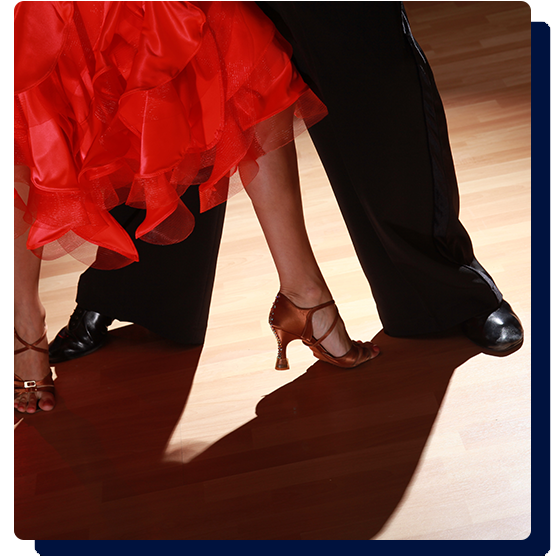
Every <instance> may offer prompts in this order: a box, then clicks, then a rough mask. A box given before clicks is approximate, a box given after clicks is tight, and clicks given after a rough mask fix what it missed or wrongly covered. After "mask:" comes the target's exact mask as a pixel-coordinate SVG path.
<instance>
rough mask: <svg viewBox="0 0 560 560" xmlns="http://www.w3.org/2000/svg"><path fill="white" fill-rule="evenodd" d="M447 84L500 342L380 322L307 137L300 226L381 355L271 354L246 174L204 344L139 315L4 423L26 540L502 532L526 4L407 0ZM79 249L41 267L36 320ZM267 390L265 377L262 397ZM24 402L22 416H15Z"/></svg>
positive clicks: (518, 435) (517, 284)
mask: <svg viewBox="0 0 560 560" xmlns="http://www.w3.org/2000/svg"><path fill="white" fill-rule="evenodd" d="M407 8H408V11H409V16H410V19H411V24H412V28H413V31H414V33H415V35H416V37H417V39H418V41H419V43H420V44H421V45H422V47H423V49H424V51H425V52H426V54H427V56H428V58H429V59H430V61H431V63H432V67H433V70H434V73H435V75H436V79H437V81H438V85H439V87H440V90H441V94H442V97H443V99H444V102H445V106H446V110H447V116H448V121H449V128H450V137H451V142H452V147H453V152H454V156H455V159H456V166H457V174H458V178H459V182H460V190H461V203H462V206H461V218H462V221H463V223H464V225H465V226H466V228H467V229H468V231H469V232H470V234H471V237H472V240H473V243H474V246H475V249H476V254H477V257H478V259H479V260H480V261H481V262H482V263H483V265H484V266H485V267H486V268H487V269H488V270H489V271H490V273H491V274H492V276H493V277H494V279H495V281H496V282H497V284H498V286H499V287H500V289H501V290H502V292H503V293H504V296H505V298H506V299H507V300H508V301H509V302H510V303H511V304H512V306H513V307H514V309H515V311H516V312H517V313H518V315H519V316H520V318H521V319H522V321H523V324H524V327H525V333H526V339H525V343H524V344H523V346H522V347H521V349H519V350H518V351H517V352H515V353H513V354H510V355H509V356H506V357H496V356H492V355H488V354H485V353H482V352H481V351H480V349H479V348H477V347H476V346H474V345H473V344H471V343H470V342H469V341H468V340H467V339H466V338H464V337H461V336H460V335H457V334H450V335H449V336H448V337H445V338H443V339H423V340H412V339H411V340H409V339H394V338H390V337H388V336H386V335H385V334H384V333H383V330H382V326H381V323H380V321H379V318H378V315H377V312H376V308H375V304H374V301H373V300H372V298H371V295H370V291H369V288H368V285H367V283H366V281H365V278H364V276H363V274H362V272H361V269H360V267H359V264H358V261H357V259H356V257H355V254H354V251H353V249H352V246H351V244H350V241H349V238H348V234H347V232H346V230H345V228H344V225H343V222H342V219H341V217H340V214H339V211H338V207H337V205H336V203H335V201H334V198H333V195H332V192H331V190H330V187H329V185H328V182H327V180H326V177H325V175H324V172H323V170H322V168H321V166H320V163H319V160H318V158H317V156H316V154H315V152H314V148H313V146H312V144H311V142H310V140H309V138H308V137H307V136H304V137H302V138H300V139H299V141H298V150H299V154H300V165H301V178H302V183H303V191H304V201H305V208H306V216H307V221H308V227H309V231H310V236H311V239H312V242H313V245H314V248H315V249H316V254H317V258H318V260H319V262H320V264H321V266H322V269H323V271H324V273H325V276H326V277H327V280H328V283H329V285H330V287H331V290H332V291H333V293H334V296H335V299H336V300H337V303H338V305H339V308H340V310H341V313H342V315H343V317H344V320H345V322H346V324H347V327H348V330H349V332H350V334H351V335H352V336H353V337H355V338H366V337H373V336H375V340H376V342H377V343H378V344H379V345H380V346H381V348H382V351H383V354H382V356H381V357H379V358H378V359H376V360H374V361H373V362H371V363H369V364H367V365H364V366H363V367H361V368H359V369H358V370H355V371H352V372H347V371H342V370H338V369H337V368H334V367H331V366H328V365H325V364H321V363H317V362H315V360H314V359H313V358H312V355H311V353H310V352H309V351H308V350H307V349H306V348H304V347H303V346H302V345H300V344H299V343H293V344H292V345H290V359H291V360H290V361H291V366H292V369H290V370H289V371H288V372H277V371H275V370H274V369H273V363H274V357H275V340H274V338H273V336H272V334H271V332H270V330H269V327H268V324H267V314H268V310H269V308H270V304H271V302H272V299H273V297H274V295H275V293H276V290H277V278H276V273H275V270H274V268H273V264H272V261H271V259H270V257H269V254H268V251H267V249H266V246H265V244H264V239H263V237H262V234H261V232H260V229H259V227H258V225H257V222H256V219H255V217H254V215H253V212H252V210H251V207H250V204H249V201H248V198H247V196H246V195H245V194H244V193H242V194H240V195H237V196H236V197H234V198H233V199H232V200H231V202H230V203H229V206H228V210H227V219H226V225H225V231H224V235H223V242H222V246H221V253H220V258H219V268H218V273H217V278H216V284H215V290H214V295H213V302H212V308H211V316H210V324H209V328H208V336H207V341H206V344H205V346H204V348H202V349H201V348H190V349H189V348H187V349H185V348H181V347H179V346H176V345H173V344H171V343H168V342H166V341H164V340H161V339H158V338H157V337H155V336H154V335H152V334H150V333H148V332H146V331H144V330H143V329H141V328H139V327H136V326H132V325H123V324H118V325H115V328H114V330H113V331H112V333H111V334H112V336H111V341H110V343H109V344H108V345H107V346H106V347H105V348H104V349H103V350H102V351H100V352H98V353H96V354H93V355H91V356H89V357H86V358H83V359H80V360H77V361H74V362H70V363H67V364H64V365H60V366H57V367H56V374H57V376H58V379H57V387H58V406H57V409H56V411H55V412H54V413H52V414H38V415H35V416H32V417H27V416H26V417H25V419H24V420H23V422H22V423H21V424H20V425H19V426H18V428H17V429H16V431H15V533H16V535H17V536H18V537H19V538H20V539H41V540H43V539H211V540H220V539H296V540H298V539H311V540H315V539H329V540H330V539H357V540H369V539H373V540H436V539H444V540H449V539H463V540H487V539H488V540H501V539H503V540H506V539H507V540H510V539H524V538H526V537H527V536H528V535H529V533H530V532H531V509H530V488H531V486H530V411H531V402H530V397H531V385H530V358H531V299H530V288H531V276H530V264H531V254H530V219H531V208H530V154H531V151H530V119H531V114H530V76H531V75H530V27H529V25H530V13H529V7H528V5H527V4H525V3H522V2H410V3H407ZM81 270H82V268H81V265H79V264H76V263H75V262H73V261H58V262H55V263H51V264H47V265H45V266H44V268H43V283H42V297H43V300H44V302H45V304H46V307H47V311H48V321H49V329H50V330H49V332H50V336H51V337H52V336H54V334H55V333H56V332H57V331H58V329H59V328H61V327H62V326H63V325H64V324H66V322H67V319H68V316H69V315H70V313H71V312H72V310H73V308H74V295H75V286H76V282H77V278H78V275H79V273H80V271H81ZM263 397H264V398H263ZM16 416H17V415H16Z"/></svg>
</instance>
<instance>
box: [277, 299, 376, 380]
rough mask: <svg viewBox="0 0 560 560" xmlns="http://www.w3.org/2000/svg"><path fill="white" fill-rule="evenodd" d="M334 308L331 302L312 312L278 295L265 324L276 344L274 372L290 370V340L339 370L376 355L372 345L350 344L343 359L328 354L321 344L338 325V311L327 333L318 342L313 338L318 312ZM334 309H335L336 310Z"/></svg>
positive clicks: (351, 366) (313, 309)
mask: <svg viewBox="0 0 560 560" xmlns="http://www.w3.org/2000/svg"><path fill="white" fill-rule="evenodd" d="M330 305H335V303H334V300H331V301H327V302H326V303H322V304H321V305H317V306H316V307H311V308H303V307H298V306H297V305H295V304H294V303H292V302H291V301H290V300H289V299H288V298H287V297H286V296H285V295H284V294H281V293H279V294H278V295H277V296H276V299H275V300H274V303H273V304H272V309H271V310H270V315H269V319H268V322H269V324H270V328H271V329H272V332H273V333H274V336H275V337H276V341H277V343H278V355H277V357H276V369H279V370H282V369H289V368H290V366H289V364H288V358H287V357H286V347H287V346H288V344H289V343H290V342H291V341H292V340H296V339H300V340H301V341H302V342H303V343H304V344H305V345H306V346H309V348H311V351H312V352H313V354H314V356H315V357H316V358H318V359H319V360H322V361H323V362H329V363H330V364H334V365H335V366H338V367H342V368H354V367H357V366H359V365H360V364H363V363H364V362H367V361H368V360H371V359H372V358H375V357H376V356H377V355H378V354H379V347H378V346H376V345H375V344H373V343H371V342H361V341H359V340H358V341H356V340H352V341H351V342H352V346H351V347H350V350H348V352H347V353H346V354H344V356H340V357H336V356H333V355H332V354H330V353H329V352H328V351H327V350H326V349H325V348H324V347H323V346H322V345H321V343H322V342H323V341H324V340H325V339H326V338H327V337H328V336H329V335H330V334H331V333H332V331H333V330H334V328H335V326H336V324H337V323H338V321H342V319H341V317H340V315H339V313H338V309H337V311H336V318H335V319H334V321H333V322H332V324H331V326H330V327H329V328H328V329H327V332H325V334H324V335H323V336H321V337H320V338H319V339H316V338H315V337H314V336H313V324H312V320H313V315H314V313H315V312H316V311H319V309H324V308H325V307H329V306H330ZM335 307H336V306H335Z"/></svg>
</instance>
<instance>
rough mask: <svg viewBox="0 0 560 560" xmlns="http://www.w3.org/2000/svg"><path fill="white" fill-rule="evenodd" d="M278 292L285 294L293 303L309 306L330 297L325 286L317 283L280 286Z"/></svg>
mask: <svg viewBox="0 0 560 560" xmlns="http://www.w3.org/2000/svg"><path fill="white" fill-rule="evenodd" d="M280 293H281V294H283V295H285V296H286V297H287V298H288V299H289V300H290V301H291V302H292V303H293V304H294V305H297V306H298V307H302V308H311V307H315V306H317V305H320V304H321V303H325V302H327V301H330V300H331V299H332V295H331V292H330V291H329V289H328V288H327V286H326V285H325V286H320V285H317V284H313V285H308V286H297V287H291V288H290V287H286V286H280Z"/></svg>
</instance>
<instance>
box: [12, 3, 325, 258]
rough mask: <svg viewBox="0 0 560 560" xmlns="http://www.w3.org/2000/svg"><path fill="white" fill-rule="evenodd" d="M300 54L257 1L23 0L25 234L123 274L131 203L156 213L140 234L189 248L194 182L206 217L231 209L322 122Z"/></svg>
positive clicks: (19, 82)
mask: <svg viewBox="0 0 560 560" xmlns="http://www.w3.org/2000/svg"><path fill="white" fill-rule="evenodd" d="M290 55H291V48H290V46H289V44H288V43H287V42H286V41H285V40H284V39H283V38H282V37H281V36H280V35H279V34H278V33H277V31H276V29H275V27H274V26H273V25H272V23H271V22H270V20H268V19H267V18H266V17H265V16H264V15H263V14H262V12H260V10H259V9H258V8H257V7H256V6H255V5H253V3H251V2H192V3H191V2H21V3H20V4H18V5H17V6H16V12H15V164H16V165H15V170H16V182H15V184H16V189H15V209H16V219H15V225H16V235H21V234H22V233H23V232H25V231H26V230H27V228H29V227H30V231H29V235H28V248H29V249H30V250H33V251H35V252H36V253H38V254H41V256H42V258H47V259H52V258H56V257H58V256H61V255H63V254H66V253H71V254H73V255H74V256H75V257H76V258H78V259H80V260H82V261H83V262H86V263H87V264H93V266H96V267H100V268H117V267H120V266H124V265H125V264H128V263H130V262H132V261H136V260H138V255H137V252H136V249H135V247H134V244H133V242H132V240H131V239H130V237H129V236H128V234H127V233H126V232H125V230H124V229H123V228H122V227H121V226H120V225H119V224H118V223H117V222H116V221H115V220H114V218H113V217H112V216H111V214H110V213H109V210H111V209H112V208H114V207H115V206H117V205H120V204H127V205H130V206H133V207H135V208H142V209H145V210H146V215H145V219H144V221H143V223H142V224H141V225H140V226H139V228H138V230H137V231H136V237H138V238H140V239H143V240H144V241H148V242H151V243H156V244H169V243H176V242H179V241H181V240H183V239H185V238H186V237H187V236H188V235H189V234H190V232H191V231H192V229H193V227H194V218H193V216H192V214H191V213H190V212H189V210H188V209H187V208H186V207H185V206H184V204H183V203H182V202H181V200H180V196H181V195H182V194H183V193H184V192H185V190H186V189H187V188H188V187H189V185H200V187H199V192H200V204H201V210H202V211H204V210H208V209H209V208H212V207H214V206H216V205H218V204H220V203H222V202H224V201H225V200H226V199H227V198H228V196H230V195H231V194H233V193H234V192H236V191H237V190H239V189H240V188H242V185H247V184H248V183H249V182H250V181H251V180H252V179H253V178H254V177H255V175H256V173H257V172H258V158H259V157H261V156H262V155H264V154H266V153H267V152H270V151H272V150H274V149H277V148H279V147H280V146H282V145H285V144H287V143H288V142H290V141H291V140H292V139H293V137H294V134H297V133H298V132H300V131H301V130H303V129H304V128H305V127H309V126H311V125H313V124H314V123H315V122H317V121H318V120H320V119H321V118H322V117H324V116H325V114H326V109H325V107H324V105H323V104H322V103H321V102H320V101H319V100H318V99H317V97H316V96H315V95H314V94H313V93H312V92H311V90H310V89H309V88H308V87H307V86H306V85H305V83H304V82H303V81H302V79H301V77H300V76H299V75H298V74H297V72H296V71H295V69H294V68H293V66H292V64H291V62H290ZM287 117H288V118H287ZM92 248H93V249H95V251H91V249H92ZM88 249H89V250H88ZM93 261H95V262H93Z"/></svg>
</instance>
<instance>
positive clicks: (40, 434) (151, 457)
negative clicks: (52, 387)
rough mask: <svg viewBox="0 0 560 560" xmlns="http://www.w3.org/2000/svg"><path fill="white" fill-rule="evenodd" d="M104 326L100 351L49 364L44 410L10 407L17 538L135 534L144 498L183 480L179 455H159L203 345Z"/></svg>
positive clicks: (144, 523) (143, 523)
mask: <svg viewBox="0 0 560 560" xmlns="http://www.w3.org/2000/svg"><path fill="white" fill-rule="evenodd" d="M110 332H111V334H110V342H109V344H107V346H106V347H104V348H103V349H102V350H100V351H98V352H96V353H95V354H91V355H89V356H86V357H83V358H80V359H79V360H75V361H71V362H66V363H63V364H59V365H57V366H56V368H55V372H56V375H57V379H56V381H55V384H56V387H57V406H56V409H55V410H54V411H53V412H52V413H50V412H49V413H43V412H39V413H37V414H35V415H21V414H17V413H16V420H17V419H18V418H23V422H22V423H21V424H20V425H19V426H18V427H17V429H16V431H15V438H14V444H15V445H14V450H15V483H14V490H15V522H14V525H15V534H16V535H17V536H18V537H19V538H21V539H30V540H42V539H78V540H81V539H110V538H119V539H127V538H130V539H134V538H144V537H143V536H142V535H149V534H150V532H149V531H148V532H147V533H146V532H144V528H145V527H147V528H148V529H149V528H151V527H152V520H151V519H150V509H156V505H155V504H150V503H146V502H145V500H144V497H145V496H147V495H150V493H152V494H153V493H158V492H159V493H162V492H165V491H166V490H167V489H169V488H173V487H176V486H180V485H181V484H182V464H181V458H179V460H178V461H174V460H173V457H171V458H169V457H164V455H165V453H166V449H167V446H168V443H169V439H170V437H171V435H172V434H173V430H174V429H175V428H176V426H177V424H178V422H179V420H180V418H181V416H182V414H183V412H184V409H185V406H186V403H187V399H188V396H189V393H190V391H191V387H192V383H193V379H194V376H195V373H196V369H197V367H198V362H199V359H200V355H201V351H202V347H201V346H198V347H186V346H180V345H177V344H174V343H171V342H168V341H165V340H163V339H161V338H159V337H157V336H156V335H153V334H151V333H149V332H148V331H146V330H145V329H142V328H141V327H137V326H135V325H130V326H126V327H123V328H119V329H115V330H112V331H110ZM200 449H201V448H200V447H199V448H196V449H193V450H191V454H192V455H196V453H197V452H199V451H200ZM187 451H188V450H187V449H184V450H183V452H184V453H185V454H186V453H187ZM136 506H138V508H137V507H136ZM148 538H149V537H148Z"/></svg>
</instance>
